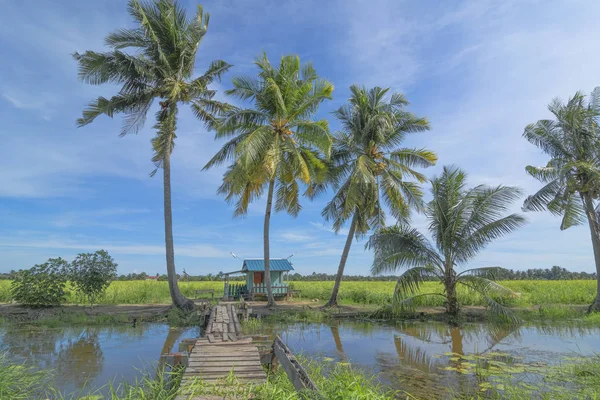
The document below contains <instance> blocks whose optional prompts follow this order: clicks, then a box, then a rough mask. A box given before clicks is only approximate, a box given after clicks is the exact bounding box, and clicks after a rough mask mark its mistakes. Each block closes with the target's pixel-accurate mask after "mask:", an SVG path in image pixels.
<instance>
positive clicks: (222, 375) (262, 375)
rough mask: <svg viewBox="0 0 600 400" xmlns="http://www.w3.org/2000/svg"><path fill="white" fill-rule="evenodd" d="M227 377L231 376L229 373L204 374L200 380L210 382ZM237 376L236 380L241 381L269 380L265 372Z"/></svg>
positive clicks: (238, 374)
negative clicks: (210, 380) (209, 380)
mask: <svg viewBox="0 0 600 400" xmlns="http://www.w3.org/2000/svg"><path fill="white" fill-rule="evenodd" d="M227 376H229V372H223V373H214V374H202V375H201V376H200V378H201V379H203V380H208V379H219V378H226V377H227ZM235 376H236V378H239V379H261V378H262V379H266V378H267V374H266V373H265V372H263V371H261V372H240V373H236V374H235Z"/></svg>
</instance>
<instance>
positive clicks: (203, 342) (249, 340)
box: [196, 335, 267, 346]
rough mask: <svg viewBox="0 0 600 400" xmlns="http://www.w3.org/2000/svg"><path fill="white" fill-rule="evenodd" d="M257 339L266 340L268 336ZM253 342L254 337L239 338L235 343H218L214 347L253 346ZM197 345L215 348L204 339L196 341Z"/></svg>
mask: <svg viewBox="0 0 600 400" xmlns="http://www.w3.org/2000/svg"><path fill="white" fill-rule="evenodd" d="M254 337H257V338H266V337H267V336H266V335H263V336H254ZM252 343H253V340H252V337H243V338H241V339H240V338H239V336H238V340H237V342H235V343H217V344H214V346H223V345H234V346H240V345H244V344H252ZM196 345H197V346H213V344H212V343H210V342H209V341H208V340H207V339H202V340H197V341H196Z"/></svg>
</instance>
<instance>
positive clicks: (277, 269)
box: [223, 258, 294, 300]
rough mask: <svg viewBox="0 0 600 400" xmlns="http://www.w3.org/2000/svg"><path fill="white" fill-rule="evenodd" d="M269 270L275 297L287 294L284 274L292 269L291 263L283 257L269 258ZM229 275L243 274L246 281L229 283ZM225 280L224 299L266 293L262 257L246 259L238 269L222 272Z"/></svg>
mask: <svg viewBox="0 0 600 400" xmlns="http://www.w3.org/2000/svg"><path fill="white" fill-rule="evenodd" d="M269 264H270V265H269V267H270V268H269V269H270V272H271V289H272V290H273V295H274V296H275V297H285V296H287V295H288V292H289V290H288V284H287V282H285V278H286V275H287V273H288V272H289V271H293V270H294V267H292V263H291V262H290V261H289V260H286V259H284V258H279V259H271V262H270V263H269ZM230 275H245V276H246V283H230V282H229V276H230ZM223 278H224V280H225V283H224V284H225V288H224V289H225V292H224V293H225V296H224V297H225V299H227V300H237V299H239V298H240V297H244V298H247V299H256V298H258V297H264V296H266V295H267V285H266V283H265V261H264V259H246V260H244V262H243V264H242V269H241V270H239V271H233V272H227V273H225V274H223Z"/></svg>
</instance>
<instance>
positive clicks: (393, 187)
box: [322, 86, 437, 307]
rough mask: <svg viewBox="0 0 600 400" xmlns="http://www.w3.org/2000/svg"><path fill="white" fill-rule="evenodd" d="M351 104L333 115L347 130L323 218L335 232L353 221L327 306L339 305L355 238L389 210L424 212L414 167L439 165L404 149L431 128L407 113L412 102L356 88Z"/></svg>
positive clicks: (340, 139)
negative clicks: (408, 139)
mask: <svg viewBox="0 0 600 400" xmlns="http://www.w3.org/2000/svg"><path fill="white" fill-rule="evenodd" d="M350 92H351V93H352V95H351V97H350V100H349V101H348V104H346V105H344V106H342V107H341V108H340V109H338V110H337V111H335V112H334V115H335V116H336V118H337V119H338V120H339V121H340V123H341V126H342V130H341V131H339V132H337V133H336V134H335V135H334V146H333V151H332V157H331V164H332V165H331V168H330V174H329V176H330V180H331V184H332V186H333V187H334V189H335V191H336V193H335V195H334V196H333V199H332V200H331V201H330V202H329V203H328V204H327V205H326V206H325V208H324V209H323V212H322V215H323V217H324V218H325V219H326V220H327V221H333V228H334V230H335V231H336V232H339V230H340V229H341V228H342V227H343V226H344V224H345V223H346V222H347V221H348V220H351V222H350V227H349V230H348V236H347V238H346V244H345V246H344V250H343V251H342V257H341V259H340V264H339V266H338V271H337V275H336V279H335V284H334V286H333V292H332V293H331V298H330V299H329V301H328V302H327V304H325V307H331V306H334V305H337V296H338V292H339V289H340V283H341V281H342V276H343V275H344V268H345V266H346V260H347V259H348V253H349V252H350V246H351V245H352V241H353V240H354V238H355V237H357V238H358V237H360V236H362V235H364V234H365V233H367V232H368V231H369V230H371V229H377V228H380V227H382V226H383V225H384V224H385V213H384V208H385V207H386V206H387V208H388V209H389V210H390V213H391V215H392V216H393V217H394V218H396V219H401V220H406V219H407V218H408V217H409V211H410V209H411V208H412V209H416V210H420V209H422V200H421V198H422V195H423V193H422V191H421V188H420V187H419V185H418V183H415V182H413V181H410V180H407V178H409V179H411V178H412V179H415V180H416V181H417V182H419V183H423V182H425V181H426V178H425V176H423V175H422V174H420V173H419V172H417V171H415V170H414V169H413V168H414V167H428V166H430V165H434V164H435V162H436V161H437V156H436V155H435V153H432V152H431V151H428V150H425V149H409V148H400V147H399V146H400V145H401V143H402V142H403V141H404V138H405V137H406V135H407V134H408V133H413V132H422V131H424V130H427V129H429V123H428V122H427V120H426V119H425V118H419V117H417V116H415V115H414V114H412V113H410V112H407V111H406V110H405V107H406V106H407V105H408V102H407V101H406V99H405V98H404V96H402V95H401V94H399V93H394V94H392V95H391V96H390V97H389V98H388V97H387V96H386V95H387V93H388V92H389V89H384V88H380V87H374V88H372V89H366V88H364V87H359V86H351V87H350Z"/></svg>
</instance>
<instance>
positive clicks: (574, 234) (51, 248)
mask: <svg viewBox="0 0 600 400" xmlns="http://www.w3.org/2000/svg"><path fill="white" fill-rule="evenodd" d="M183 4H185V6H186V7H187V8H188V9H189V10H190V11H193V9H194V7H195V4H196V2H195V1H186V2H184V3H183ZM202 4H203V6H204V8H205V10H206V11H208V12H210V14H211V20H210V27H209V32H208V34H207V36H206V37H205V39H204V41H203V42H202V44H201V46H200V50H199V52H198V60H197V69H198V73H201V72H202V71H203V70H204V69H205V68H206V66H207V65H208V63H209V62H210V61H211V60H213V59H223V60H226V61H227V62H229V63H231V64H234V67H233V68H232V70H231V72H230V73H229V74H228V75H226V76H225V78H224V80H223V82H222V83H221V84H220V85H216V86H215V88H216V89H217V90H222V89H224V88H227V87H229V85H230V83H229V82H230V80H231V77H232V76H235V75H249V74H252V73H253V72H254V69H253V65H252V61H253V60H254V58H255V57H256V56H257V55H258V54H259V53H260V52H262V51H266V52H267V54H268V56H269V57H270V58H271V59H272V60H276V59H277V58H279V57H280V56H281V55H283V54H299V55H300V57H301V60H302V61H312V62H313V64H314V66H315V68H316V70H317V71H318V72H319V74H320V75H321V76H323V77H326V78H328V79H330V80H331V81H332V82H333V83H334V84H335V91H334V95H333V100H331V101H328V102H326V103H324V104H323V105H322V107H321V110H320V112H319V114H320V116H323V117H327V118H330V120H331V126H332V128H333V129H336V128H337V124H336V122H335V121H334V120H333V119H332V118H331V116H330V114H329V113H330V112H331V111H332V110H334V109H336V108H337V107H339V106H340V105H341V104H343V103H344V102H345V100H346V99H347V98H348V95H349V90H348V87H349V86H350V85H351V84H354V83H357V84H364V85H367V86H373V85H379V86H384V87H391V88H392V89H393V90H395V91H401V92H403V93H404V94H405V95H406V96H407V98H408V99H409V101H411V103H412V105H411V110H412V111H414V112H415V113H417V114H419V115H423V116H427V117H428V118H429V119H430V121H431V125H432V130H431V131H430V132H427V133H424V134H421V135H418V136H413V137H410V138H409V140H408V142H407V143H406V144H407V145H409V146H418V147H421V146H427V147H428V148H430V149H432V150H434V151H436V152H437V153H438V155H439V158H440V162H439V165H438V166H437V167H435V168H430V169H428V170H426V171H425V172H426V174H427V175H428V176H432V175H434V174H436V173H438V172H439V171H440V168H441V166H442V165H447V164H456V165H459V166H461V167H463V168H464V169H466V170H467V171H468V172H469V173H470V183H471V184H472V185H475V184H481V183H484V184H493V185H496V184H500V183H503V184H507V185H516V186H520V187H522V188H523V189H524V190H525V192H526V193H531V192H533V191H534V190H536V188H538V187H539V185H538V183H537V182H536V181H535V180H533V179H532V178H529V177H527V176H526V175H525V172H524V166H525V165H527V164H536V165H537V164H542V163H543V162H544V160H545V157H544V156H543V155H542V154H540V153H539V151H538V150H537V149H536V148H534V147H533V146H532V145H530V144H528V143H527V142H526V141H525V140H523V139H522V138H521V134H522V132H523V128H524V126H525V125H526V124H527V123H530V122H535V121H536V120H538V119H541V118H546V117H548V116H549V115H548V114H549V113H548V111H547V109H546V105H547V104H548V103H549V102H550V101H551V100H552V98H554V97H556V96H559V97H562V98H567V97H568V96H570V95H572V94H573V93H574V92H575V91H577V90H583V91H585V92H590V91H591V90H592V89H593V88H594V87H595V86H597V85H600V51H599V49H600V47H599V42H598V38H599V37H600V24H598V23H597V16H598V15H599V14H600V3H599V2H597V1H593V0H589V1H577V0H573V1H569V2H564V1H548V0H546V1H523V0H519V1H510V0H509V1H506V0H503V1H477V2H475V1H464V2H460V1H422V2H411V1H400V0H390V1H345V0H338V1H328V2H322V1H302V2H291V1H290V2H285V1H274V0H273V1H271V0H266V1H258V0H240V1H232V0H221V1H216V0H215V1H205V2H202ZM0 9H2V13H0V59H1V60H2V62H1V63H0V118H1V120H2V128H0V143H2V145H1V146H0V221H1V223H0V272H5V271H9V270H10V269H20V268H28V267H30V266H31V265H33V264H35V263H41V262H43V261H45V260H46V259H47V258H48V257H55V256H61V257H64V258H67V259H71V258H72V257H73V256H74V255H75V254H77V253H80V252H87V251H94V250H97V249H100V248H104V249H106V250H108V251H109V252H110V253H111V254H112V255H113V257H114V258H115V259H116V260H117V262H118V263H119V272H120V273H128V272H132V271H138V272H139V271H146V272H148V273H152V274H153V273H156V272H160V273H163V272H164V271H165V267H164V239H163V232H164V231H163V222H162V181H161V178H160V175H157V176H156V177H154V178H150V177H149V173H150V172H151V171H152V169H153V165H152V163H151V161H150V158H151V148H150V138H151V137H152V135H153V133H152V130H151V126H152V124H151V123H149V124H148V125H147V127H146V128H145V129H144V130H143V131H142V132H140V133H139V134H138V135H131V136H127V137H125V138H119V137H118V133H119V129H120V123H121V121H120V120H119V119H118V118H115V119H114V120H111V119H109V118H106V117H103V118H98V119H97V121H96V122H95V123H94V124H92V125H90V126H87V127H85V128H80V129H77V128H76V127H75V120H76V118H77V117H79V115H80V113H81V110H82V108H83V107H84V106H85V104H86V103H87V102H88V101H90V100H91V99H92V98H94V97H96V96H99V95H104V96H108V95H110V94H111V93H114V91H115V90H116V89H115V87H111V86H105V87H94V86H88V85H84V84H81V83H79V82H78V81H77V71H76V65H75V62H74V61H73V60H72V59H71V57H70V56H69V54H70V53H72V52H74V51H80V52H81V51H85V50H87V49H94V50H101V49H102V48H103V47H102V46H103V45H102V41H103V38H104V36H105V35H106V34H108V33H109V32H110V31H112V30H114V29H117V28H120V27H127V26H129V24H130V23H131V21H130V19H129V16H128V15H127V13H126V9H125V1H113V0H111V1H94V2H87V1H75V0H73V1H66V0H65V1H61V2H56V1H50V0H23V1H19V2H16V1H11V0H0ZM180 116H181V118H180V121H179V128H178V129H179V130H178V139H177V144H176V148H175V152H174V154H173V172H172V174H173V212H174V234H175V246H176V247H175V249H176V264H177V268H178V270H180V271H181V269H183V268H185V269H186V270H187V272H188V273H191V274H205V273H209V272H212V273H216V272H218V271H221V270H222V271H228V270H235V269H237V267H238V266H239V261H238V260H235V259H233V258H232V257H231V256H230V254H229V252H230V251H233V252H234V253H236V254H238V255H239V256H241V257H247V258H250V257H261V255H262V218H263V212H264V202H262V201H259V202H257V203H256V204H254V205H252V206H251V208H250V212H249V215H248V216H247V217H245V218H236V219H234V218H232V214H233V210H232V208H231V207H230V206H228V205H227V204H226V203H225V201H224V200H223V199H222V198H220V197H219V196H217V195H216V188H217V187H218V185H219V182H220V179H221V175H222V173H223V169H215V170H211V171H209V172H203V171H201V169H202V166H203V165H204V164H205V163H206V161H207V160H208V159H209V157H210V156H211V155H212V154H214V153H215V152H216V150H217V149H218V148H219V146H220V145H221V144H222V143H219V142H215V141H214V140H213V134H212V133H210V132H206V130H205V129H204V128H203V127H202V125H201V124H200V123H198V122H197V121H196V120H194V118H193V116H192V115H191V114H190V113H189V112H188V111H184V112H182V113H181V114H180ZM327 200H328V195H324V196H322V197H321V198H319V199H317V200H316V201H313V202H309V201H308V200H303V206H304V208H303V210H302V212H301V213H300V215H299V216H298V217H297V218H295V219H294V218H291V217H289V216H287V215H285V214H275V215H274V217H273V219H272V229H271V232H272V236H271V237H272V240H271V251H272V255H273V257H287V256H289V255H290V254H292V253H296V255H295V256H294V258H293V259H292V260H293V261H294V267H295V268H296V270H297V271H299V272H301V273H311V272H313V271H317V272H328V273H333V272H335V270H336V269H337V264H338V261H339V256H340V253H341V250H342V247H343V243H344V240H345V236H344V233H345V232H344V231H342V232H341V234H339V235H336V234H334V233H333V232H332V231H331V229H330V226H329V225H327V224H326V223H324V221H323V220H322V218H321V216H320V211H321V209H322V208H323V206H324V204H325V203H326V202H327ZM519 207H520V204H515V210H518V209H519ZM527 216H528V219H529V225H528V226H527V227H526V228H524V229H522V230H521V231H519V232H518V233H515V234H513V235H511V236H509V237H506V238H505V239H503V240H500V241H498V242H496V243H494V244H493V245H491V246H489V247H488V248H487V249H486V250H485V251H484V252H482V253H481V255H480V256H479V257H478V258H477V259H476V260H474V261H473V263H472V264H473V265H472V266H473V267H476V266H485V265H501V266H504V267H507V268H513V269H527V268H549V267H551V266H552V265H561V266H563V267H566V268H568V269H572V270H581V271H588V272H591V271H593V270H594V268H593V259H592V252H591V244H590V239H589V232H588V230H587V227H585V226H582V227H576V228H572V229H569V230H567V231H564V232H561V231H560V230H559V229H558V226H559V220H558V219H557V218H554V217H552V216H550V215H547V214H544V213H537V214H527ZM414 224H415V225H416V226H418V227H419V228H421V229H423V228H425V227H426V223H425V221H424V220H423V218H422V217H420V216H415V217H414ZM371 261H372V257H371V254H369V253H368V252H365V251H364V240H363V241H361V242H358V243H356V242H355V243H354V245H353V249H352V252H351V255H350V258H349V260H348V264H347V273H348V274H368V272H369V268H370V265H371Z"/></svg>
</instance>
